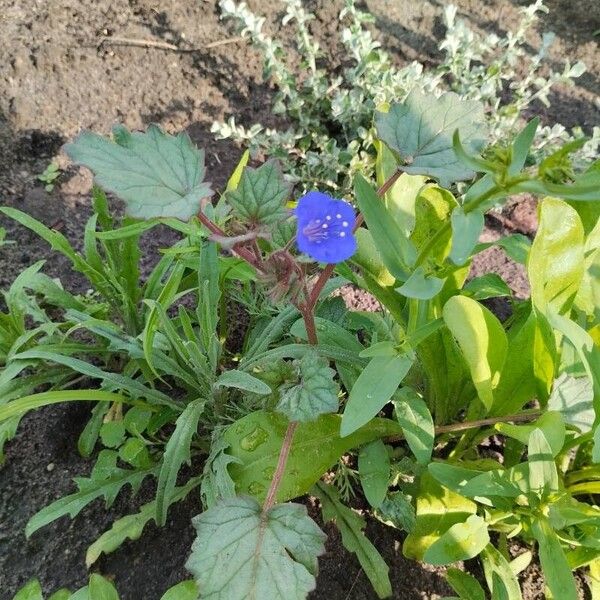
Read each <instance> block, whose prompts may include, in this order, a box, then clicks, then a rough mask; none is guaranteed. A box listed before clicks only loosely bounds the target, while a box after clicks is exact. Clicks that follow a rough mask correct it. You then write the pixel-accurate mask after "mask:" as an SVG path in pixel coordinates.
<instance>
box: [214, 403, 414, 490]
mask: <svg viewBox="0 0 600 600" xmlns="http://www.w3.org/2000/svg"><path fill="white" fill-rule="evenodd" d="M340 421H341V416H340V415H322V416H321V417H319V418H318V419H317V420H316V421H312V422H309V423H300V424H299V425H298V427H297V429H296V433H295V434H294V439H293V443H292V447H291V449H290V454H289V458H288V461H287V466H286V470H285V473H284V476H283V478H282V481H281V485H280V487H279V490H278V492H277V501H278V502H283V501H285V500H289V499H290V498H297V497H298V496H301V495H302V494H306V493H307V492H308V491H309V490H310V488H311V486H312V485H313V484H314V483H315V481H317V480H318V479H319V478H320V477H321V476H322V475H323V473H325V472H326V471H327V470H328V469H330V468H331V467H332V466H333V465H334V464H335V463H336V462H337V460H338V459H339V457H340V456H342V455H343V454H344V453H345V452H347V451H348V450H350V449H351V448H357V447H359V446H361V445H363V444H366V443H368V442H372V441H373V440H376V439H380V438H384V437H387V436H390V435H398V434H399V433H401V431H402V430H401V429H400V426H399V425H398V424H397V423H395V422H394V421H392V420H390V419H373V421H371V422H370V423H369V424H368V425H366V426H365V427H362V428H361V429H359V430H358V431H356V432H354V433H353V434H351V435H349V436H347V437H344V438H341V437H340V434H339V431H340ZM287 425H288V420H287V419H286V418H285V417H284V416H283V415H280V414H278V413H273V412H266V411H257V412H254V413H250V414H249V415H246V416H245V417H243V418H242V419H239V420H238V421H236V422H235V423H233V424H232V425H231V426H230V427H229V428H228V429H227V431H226V432H225V434H224V440H225V442H226V443H228V444H229V446H230V447H229V451H228V454H229V455H231V456H232V457H233V458H234V459H236V460H237V461H239V462H237V463H235V464H230V465H229V473H230V474H231V477H232V478H233V480H234V481H235V485H236V489H237V491H238V493H240V494H250V495H252V496H254V497H256V498H258V499H259V500H263V499H264V497H265V494H266V491H267V489H268V487H269V484H270V483H271V479H272V477H273V473H274V472H275V468H276V466H277V461H278V459H279V453H280V450H281V444H282V442H283V438H284V436H285V431H286V429H287Z"/></svg>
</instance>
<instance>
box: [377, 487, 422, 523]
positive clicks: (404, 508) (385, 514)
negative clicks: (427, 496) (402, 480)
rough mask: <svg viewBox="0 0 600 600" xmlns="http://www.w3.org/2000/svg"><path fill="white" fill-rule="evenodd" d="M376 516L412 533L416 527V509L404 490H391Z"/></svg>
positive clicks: (384, 521)
mask: <svg viewBox="0 0 600 600" xmlns="http://www.w3.org/2000/svg"><path fill="white" fill-rule="evenodd" d="M375 516H376V517H377V518H378V519H379V520H380V521H382V522H383V523H385V524H386V525H390V526H392V527H395V528H396V529H402V530H404V531H406V532H407V533H410V532H411V531H412V530H413V529H414V528H415V522H416V516H415V509H414V507H413V505H412V504H411V503H410V501H409V500H408V498H407V497H406V496H405V495H404V494H403V493H402V492H389V493H388V494H387V496H386V497H385V499H384V501H383V502H382V503H381V506H380V507H379V508H378V509H377V510H376V511H375Z"/></svg>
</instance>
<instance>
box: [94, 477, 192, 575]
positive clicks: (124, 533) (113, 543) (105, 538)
mask: <svg viewBox="0 0 600 600" xmlns="http://www.w3.org/2000/svg"><path fill="white" fill-rule="evenodd" d="M199 480H200V478H199V477H196V478H194V479H191V480H190V481H188V482H187V483H186V484H185V485H184V486H181V487H179V488H175V489H174V490H173V495H172V496H171V503H174V502H178V501H180V500H182V499H183V498H185V497H186V496H187V495H188V494H189V493H190V492H191V491H192V490H193V489H194V488H195V487H197V486H198V484H199V483H200V481H199ZM155 516H156V500H153V501H152V502H148V503H147V504H144V505H143V506H142V507H141V508H140V510H139V511H138V512H137V513H134V514H132V515H125V516H124V517H121V518H120V519H117V520H116V521H114V522H113V524H112V525H111V527H110V529H108V530H107V531H105V532H104V533H103V534H102V535H101V536H100V537H99V538H98V539H97V540H96V541H95V542H94V543H93V544H92V545H91V546H90V547H89V548H88V549H87V552H86V554H85V564H86V566H87V567H88V569H89V568H90V566H91V565H93V564H94V563H95V562H96V561H97V560H98V559H99V558H100V555H101V554H102V553H104V554H110V553H111V552H114V551H115V550H116V549H117V548H119V546H121V544H123V542H125V540H127V539H130V540H137V539H139V538H140V537H141V535H142V533H143V531H144V527H146V524H147V523H148V522H149V521H151V520H152V519H154V518H155Z"/></svg>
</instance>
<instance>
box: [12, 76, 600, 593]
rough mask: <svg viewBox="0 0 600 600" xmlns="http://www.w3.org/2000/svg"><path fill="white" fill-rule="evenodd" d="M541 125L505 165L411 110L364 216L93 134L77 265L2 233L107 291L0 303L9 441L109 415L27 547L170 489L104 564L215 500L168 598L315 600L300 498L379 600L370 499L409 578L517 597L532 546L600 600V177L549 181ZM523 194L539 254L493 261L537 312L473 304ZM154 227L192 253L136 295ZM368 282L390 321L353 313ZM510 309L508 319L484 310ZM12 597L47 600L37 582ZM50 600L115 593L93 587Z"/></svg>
mask: <svg viewBox="0 0 600 600" xmlns="http://www.w3.org/2000/svg"><path fill="white" fill-rule="evenodd" d="M537 128H538V120H537V119H533V120H531V121H530V122H529V123H527V124H526V125H525V126H524V127H523V128H522V130H521V131H520V132H519V133H518V134H517V135H516V136H515V137H514V138H513V139H511V140H510V142H509V143H503V144H497V143H494V144H492V146H490V144H489V143H488V137H487V130H486V124H485V117H484V111H483V107H482V105H481V103H480V102H479V101H477V100H469V99H464V98H460V97H459V96H458V95H457V94H455V93H453V92H446V93H443V94H441V95H434V94H430V93H424V92H422V91H420V90H419V89H417V88H415V89H413V90H412V91H411V92H410V94H409V95H408V96H407V97H406V98H405V99H404V100H402V101H400V102H392V103H389V104H388V105H386V106H384V107H381V110H378V111H376V112H375V114H374V120H373V128H372V131H371V135H372V136H373V139H374V144H375V147H376V149H377V156H376V159H375V169H374V174H373V175H372V176H371V175H370V173H371V171H370V167H367V168H366V169H365V174H364V175H363V174H361V173H360V172H359V173H357V174H356V175H354V178H353V185H352V192H351V193H349V194H348V195H347V196H346V197H344V198H339V197H332V196H330V195H329V194H327V193H325V192H324V191H323V190H318V189H312V190H310V191H309V192H308V193H307V194H302V193H300V194H295V193H294V190H293V189H292V188H291V187H290V185H289V183H288V180H287V179H286V178H285V177H284V173H283V172H282V170H281V169H280V167H279V165H278V164H277V163H276V162H274V161H273V160H270V161H267V162H266V163H264V164H259V165H255V166H252V167H251V166H249V164H248V154H245V155H244V156H243V157H242V160H241V162H240V164H239V166H238V167H237V168H236V169H235V171H234V173H233V174H232V176H231V178H230V180H229V182H228V184H227V187H226V189H225V190H223V192H222V193H221V194H220V195H219V197H218V198H216V199H215V201H211V199H212V196H213V195H214V192H213V190H212V189H211V186H210V184H209V183H207V182H206V181H205V178H206V172H205V167H204V155H203V152H202V151H201V150H198V149H197V148H196V147H195V146H194V145H193V143H192V142H191V141H190V139H189V138H188V136H187V135H185V134H180V135H177V136H172V135H169V134H166V133H164V132H163V131H161V129H159V128H158V127H156V126H151V127H150V128H149V129H148V130H147V131H146V132H142V133H139V132H138V133H131V132H129V131H127V130H126V129H125V128H124V127H117V128H115V130H114V131H113V136H112V139H106V138H104V137H101V136H99V135H96V134H94V133H91V132H87V131H86V132H83V133H82V134H81V135H79V137H77V138H76V139H75V141H74V142H72V143H70V144H68V145H67V146H66V152H67V154H68V155H69V156H70V157H71V158H72V160H73V161H74V162H76V163H78V164H81V165H85V166H86V167H88V168H89V169H91V170H92V171H93V173H94V175H95V183H96V187H95V188H94V191H93V206H94V214H93V216H92V217H91V218H90V220H89V221H88V223H87V225H86V227H85V232H84V244H83V249H82V251H81V252H79V251H76V250H75V249H74V248H73V247H72V246H71V245H70V244H69V242H68V241H67V240H66V239H65V237H64V236H63V235H62V234H61V233H59V232H58V231H55V230H52V229H49V228H47V227H45V226H44V225H43V224H41V223H40V222H38V221H36V220H35V219H33V218H32V217H30V216H28V215H26V214H24V213H23V212H21V211H19V210H17V209H15V208H8V207H4V208H2V209H1V210H2V212H3V213H4V214H5V215H6V216H8V217H11V218H13V219H15V220H16V221H18V222H19V223H21V224H22V225H24V226H26V227H28V228H30V229H32V230H33V231H35V232H36V233H37V234H38V235H40V236H41V237H42V238H43V239H44V240H46V241H47V242H48V243H49V244H50V245H51V246H52V248H53V249H54V250H56V251H58V252H61V253H62V254H64V255H65V256H67V257H68V258H69V259H70V260H71V262H72V265H73V268H74V269H75V270H76V271H78V272H79V273H81V274H82V275H83V276H84V277H85V278H87V280H88V282H89V285H90V288H91V291H90V292H89V293H87V294H85V295H76V294H73V293H71V292H69V291H68V290H67V289H65V288H64V287H63V286H62V285H61V283H60V282H59V281H58V280H56V279H52V278H50V277H48V276H47V275H45V274H44V273H43V271H42V268H43V261H40V262H39V263H36V264H34V265H32V266H30V267H29V268H27V269H26V270H24V271H23V272H22V273H21V274H20V275H19V276H18V277H17V278H16V280H15V281H14V283H13V284H12V286H11V287H10V288H9V289H8V290H7V291H6V292H5V293H4V300H5V303H4V304H5V306H4V312H2V313H0V364H1V365H2V369H1V371H0V444H2V445H3V444H4V442H6V441H7V440H9V439H10V438H11V437H12V436H14V434H15V431H16V430H17V428H18V426H19V421H20V420H21V419H22V417H23V416H24V415H25V414H26V413H27V412H28V411H30V410H33V409H36V408H39V407H42V406H46V405H49V404H54V403H62V402H71V401H89V402H90V403H91V408H92V410H91V414H90V419H89V421H88V423H87V424H86V426H85V427H84V429H83V431H82V433H81V435H80V437H79V440H78V447H79V451H80V453H81V454H82V455H83V456H85V457H93V459H94V460H95V466H94V468H93V469H92V471H91V473H90V475H89V476H88V477H79V478H77V479H76V486H77V489H76V490H75V491H73V493H71V494H69V495H68V496H65V497H63V498H60V499H58V500H56V501H55V502H53V503H52V504H50V505H49V506H47V507H45V508H43V509H42V510H41V511H40V512H38V513H37V514H35V515H32V516H31V519H30V520H29V522H28V524H27V527H26V532H25V533H26V534H27V536H31V535H34V534H35V532H36V531H37V530H38V529H40V528H42V527H44V526H45V525H47V524H48V523H51V522H53V521H54V520H56V519H59V518H61V517H63V516H66V515H68V516H70V517H71V518H76V517H77V515H78V513H79V512H80V511H81V510H82V509H83V508H84V507H85V506H86V505H88V504H89V503H90V502H92V501H94V500H96V499H98V498H104V499H105V501H106V503H107V504H109V505H110V504H111V503H112V502H113V501H114V500H115V498H116V497H117V495H118V494H119V493H120V492H121V491H122V489H123V488H125V487H127V486H130V487H131V489H132V490H133V492H134V493H135V492H136V491H137V490H138V489H139V487H140V485H141V484H142V483H143V482H144V481H145V480H146V479H152V480H153V481H154V482H155V489H156V492H155V497H154V499H153V500H152V501H151V502H149V503H147V504H144V505H143V506H141V507H140V508H139V511H138V512H136V513H134V514H130V515H125V516H123V517H122V518H120V519H118V520H116V521H115V522H114V523H113V524H112V526H111V527H110V528H109V529H108V530H107V531H106V532H104V533H103V534H102V535H101V536H100V537H99V538H98V539H97V540H95V541H94V542H93V543H92V544H91V545H90V547H89V548H88V551H87V555H86V563H87V565H88V566H92V565H93V564H94V562H95V561H96V560H97V559H98V558H99V557H100V555H101V554H102V553H109V552H112V551H114V550H115V549H117V548H118V547H119V546H120V545H121V544H122V543H123V542H124V541H125V540H126V539H128V538H130V539H137V538H139V537H140V536H141V535H142V534H143V529H144V527H145V525H146V524H147V523H148V522H150V521H154V522H155V523H157V524H158V525H160V526H164V525H165V523H166V521H167V515H168V511H169V507H170V506H171V505H172V504H173V503H176V502H179V501H182V500H183V499H185V498H187V497H189V496H196V497H199V498H200V499H201V502H202V505H203V510H202V512H201V513H200V514H199V515H198V516H197V517H196V518H195V519H194V526H195V528H196V530H197V538H196V541H195V542H194V544H193V547H192V548H191V554H190V556H189V559H188V560H187V563H186V566H187V569H188V570H189V572H190V573H191V576H192V577H193V579H190V581H186V582H182V583H181V584H180V587H179V588H175V591H174V590H170V591H167V592H166V594H165V596H163V600H166V599H170V598H178V599H187V598H190V599H192V598H194V599H195V598H200V599H204V598H206V599H216V598H220V599H223V600H230V599H231V600H235V599H245V598H261V599H262V598H268V599H269V600H271V599H273V600H277V599H281V600H290V599H302V598H305V597H306V596H307V594H308V593H309V592H310V591H311V590H313V589H314V588H315V577H316V573H317V568H318V557H319V556H320V555H321V554H322V553H323V552H324V548H325V534H324V533H323V532H322V531H321V529H320V527H319V526H318V525H317V523H316V522H315V521H314V520H313V519H312V518H311V517H309V515H308V513H307V510H306V508H305V506H304V505H303V504H301V503H298V502H292V501H293V500H294V499H296V498H300V497H302V496H304V495H306V494H310V495H312V496H314V497H316V498H318V500H319V505H320V507H321V511H322V518H323V521H324V522H329V521H331V522H333V523H334V524H335V525H336V526H337V527H338V528H339V530H340V532H341V537H342V542H343V544H344V545H345V546H346V547H347V548H348V550H349V551H351V552H353V553H354V554H355V555H356V557H357V559H358V560H359V562H360V564H361V567H362V569H363V570H364V572H365V574H366V575H367V577H368V578H369V580H370V581H371V583H372V585H373V588H374V590H375V592H376V594H377V595H378V596H379V597H381V598H385V597H389V596H390V595H391V594H392V586H391V583H390V579H389V576H388V566H387V565H386V563H385V561H384V560H383V558H382V557H381V555H380V554H379V552H378V551H377V548H376V547H375V546H374V545H373V544H372V543H371V542H370V541H369V540H368V539H367V537H366V536H365V534H364V531H363V530H364V526H365V520H364V519H363V517H362V516H360V515H359V514H358V513H357V512H355V511H354V510H353V509H352V508H351V503H352V497H353V496H355V495H357V494H362V495H363V496H364V498H365V501H366V502H368V504H369V505H370V507H371V512H372V515H373V516H374V517H375V518H378V519H380V520H381V521H383V522H384V523H386V524H388V525H389V526H390V527H394V528H397V529H398V530H399V537H401V539H403V546H402V552H403V553H404V555H405V556H407V557H409V558H412V559H414V560H418V561H424V562H426V563H429V564H433V565H453V564H455V563H459V565H460V561H464V560H467V559H473V558H476V557H477V558H478V559H479V560H480V561H481V564H482V567H483V575H484V576H483V577H482V578H479V579H476V578H475V577H473V576H472V575H470V574H468V573H466V572H464V571H463V570H461V569H459V568H455V567H450V568H448V570H447V579H448V582H449V584H450V585H451V586H452V588H453V589H454V590H455V593H456V597H458V598H460V599H463V600H473V599H481V600H483V599H485V598H486V597H490V598H492V599H493V600H500V599H508V600H518V599H519V598H521V591H520V588H519V583H518V579H517V575H518V573H519V572H520V571H522V570H523V569H524V568H525V567H526V566H527V565H528V564H529V562H530V560H531V559H532V552H531V551H529V550H526V551H524V552H523V553H522V554H520V555H519V556H516V557H514V556H512V555H511V553H510V552H509V549H508V546H509V540H510V539H511V538H518V539H520V540H521V542H522V544H524V545H525V546H526V547H527V546H528V547H530V548H532V549H536V550H537V555H538V557H539V562H540V564H541V567H542V570H543V573H544V580H545V585H546V588H547V595H548V597H552V598H555V599H557V600H558V599H560V600H575V599H576V598H578V592H577V589H576V585H575V579H574V578H573V574H572V573H573V571H574V570H575V569H580V568H585V569H586V572H587V573H588V574H589V575H590V580H589V581H590V588H591V589H592V590H593V592H592V593H593V594H594V597H595V598H598V597H600V592H599V588H598V586H599V583H598V579H597V577H598V576H600V542H599V539H600V508H599V507H598V506H597V504H596V500H595V498H596V497H597V494H598V493H600V468H599V467H598V462H599V461H600V428H599V427H598V422H599V419H598V416H597V415H600V405H599V402H600V224H599V222H598V216H599V214H600V164H599V163H598V162H596V163H590V164H588V165H586V166H585V167H584V168H576V167H575V166H574V165H573V164H572V163H571V161H570V150H572V149H574V147H573V146H572V145H571V146H565V147H563V148H560V149H558V150H557V151H556V152H555V153H554V154H551V155H550V156H548V157H547V158H546V159H544V160H543V161H542V162H537V163H536V162H534V163H533V164H532V155H531V145H532V142H533V140H534V138H535V133H536V130H537ZM556 169H560V172H561V173H562V174H563V176H562V178H561V179H562V182H561V183H557V182H556V178H555V177H554V176H553V174H554V173H555V170H556ZM565 174H568V176H565ZM459 182H462V183H461V184H460V188H459V187H457V183H459ZM459 190H460V192H459ZM106 193H110V194H113V195H114V196H116V197H118V198H120V199H121V200H122V201H123V202H124V203H125V207H126V216H125V217H123V218H118V217H116V216H114V213H113V212H111V211H110V210H109V203H108V200H107V196H106ZM520 193H529V194H533V195H535V196H537V197H538V198H539V209H538V211H539V227H538V231H537V234H536V236H535V239H533V241H531V240H530V239H529V238H527V237H525V236H522V235H518V234H511V235H507V236H505V237H501V238H500V239H498V240H497V241H495V242H493V244H496V245H497V246H499V247H501V248H502V249H503V250H504V252H506V254H507V255H508V256H509V257H510V258H511V259H512V260H514V261H516V262H517V263H521V264H522V265H524V266H525V269H526V272H527V275H528V278H529V283H530V287H531V295H530V297H529V298H528V299H526V300H519V299H517V298H515V297H513V296H512V293H511V290H510V288H509V287H508V285H507V284H506V282H505V281H503V280H502V278H501V277H499V276H497V275H494V274H487V275H483V276H481V277H476V278H474V279H471V280H467V276H468V273H469V269H470V264H471V261H472V259H473V257H474V256H475V255H476V254H477V253H479V252H481V251H482V250H484V249H485V248H487V247H488V246H489V245H490V244H489V243H486V244H482V243H480V242H479V241H478V240H479V237H480V234H481V232H482V229H483V226H484V214H485V213H486V211H488V210H490V209H493V208H495V207H498V206H501V205H502V203H503V202H504V201H506V199H507V198H509V197H512V196H514V195H517V194H520ZM159 224H160V225H163V226H167V227H171V228H173V229H174V230H176V231H177V232H179V234H180V237H179V240H178V241H177V242H176V243H174V244H173V246H172V247H170V248H167V249H164V250H163V252H162V256H161V258H160V260H159V261H158V263H157V264H156V266H155V267H154V269H153V270H152V271H151V273H150V274H149V275H148V276H147V277H145V278H142V276H141V274H140V258H141V248H140V238H141V236H142V234H144V233H145V232H148V231H149V230H151V229H153V228H154V227H156V226H158V225H159ZM349 284H351V285H353V286H355V287H356V288H358V289H360V290H363V291H364V292H366V293H369V294H371V295H372V296H373V297H374V298H376V299H377V301H378V302H379V305H380V308H379V310H377V311H374V312H366V311H361V310H356V309H354V308H349V307H347V306H346V304H345V303H344V301H343V300H342V298H341V296H340V295H339V294H338V293H337V291H338V290H339V289H340V288H341V287H342V286H345V285H349ZM499 297H502V298H505V299H506V302H507V303H509V305H510V307H511V309H512V311H511V316H510V317H509V318H508V319H507V320H505V321H504V322H501V321H500V320H499V319H498V318H497V317H496V316H495V315H494V314H493V313H492V312H491V311H490V310H489V309H488V308H487V307H486V301H488V300H489V299H493V298H499ZM232 311H237V312H235V318H232ZM240 322H243V323H245V324H246V326H245V327H244V330H243V332H240V325H239V324H240ZM494 448H496V450H494ZM186 464H188V465H190V466H188V467H185V465H186ZM400 532H402V533H400ZM116 583H117V586H118V582H116ZM163 592H164V590H157V591H156V594H157V597H158V596H159V595H160V594H161V593H163ZM16 598H17V599H18V600H24V599H33V598H35V599H36V600H37V599H39V598H42V592H41V589H40V587H39V584H38V583H37V582H36V581H35V580H33V581H31V582H30V583H29V584H28V585H27V587H26V588H24V590H21V591H20V592H18V594H17V596H16ZM51 598H53V599H54V600H56V599H57V598H61V599H62V598H65V599H66V598H72V599H73V598H74V599H84V598H85V599H88V598H89V599H90V600H96V599H99V598H103V599H104V598H111V599H112V598H118V596H117V592H116V591H115V589H114V588H113V586H112V584H109V583H108V582H106V581H104V580H103V579H102V578H101V577H99V576H95V575H94V576H92V578H91V579H90V583H89V585H88V586H86V587H85V588H83V589H82V590H79V591H77V592H75V593H74V594H71V593H70V592H68V591H66V590H61V591H59V592H56V593H55V595H54V596H51Z"/></svg>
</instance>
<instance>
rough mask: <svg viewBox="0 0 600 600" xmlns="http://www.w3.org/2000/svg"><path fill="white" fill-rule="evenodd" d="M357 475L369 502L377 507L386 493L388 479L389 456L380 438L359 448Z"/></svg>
mask: <svg viewBox="0 0 600 600" xmlns="http://www.w3.org/2000/svg"><path fill="white" fill-rule="evenodd" d="M358 475H359V477H360V484H361V486H362V489H363V492H364V493H365V497H366V498H367V500H368V502H369V504H370V505H371V506H372V507H374V508H379V507H380V506H381V503H382V502H383V500H384V499H385V496H386V494H387V490H388V481H389V479H390V457H389V454H388V451H387V448H386V447H385V444H384V443H383V442H382V441H381V440H375V441H374V442H370V443H369V444H366V445H365V446H363V447H362V448H361V449H360V451H359V453H358Z"/></svg>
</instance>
